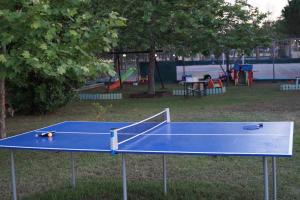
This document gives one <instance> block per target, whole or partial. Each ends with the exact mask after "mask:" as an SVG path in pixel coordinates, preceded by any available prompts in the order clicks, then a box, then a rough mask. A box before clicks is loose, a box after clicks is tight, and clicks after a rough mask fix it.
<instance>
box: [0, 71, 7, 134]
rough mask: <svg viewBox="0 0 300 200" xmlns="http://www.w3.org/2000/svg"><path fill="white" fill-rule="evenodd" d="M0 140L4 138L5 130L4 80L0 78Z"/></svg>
mask: <svg viewBox="0 0 300 200" xmlns="http://www.w3.org/2000/svg"><path fill="white" fill-rule="evenodd" d="M0 108H1V111H0V138H5V137H6V128H5V118H6V116H5V78H4V77H3V78H0Z"/></svg>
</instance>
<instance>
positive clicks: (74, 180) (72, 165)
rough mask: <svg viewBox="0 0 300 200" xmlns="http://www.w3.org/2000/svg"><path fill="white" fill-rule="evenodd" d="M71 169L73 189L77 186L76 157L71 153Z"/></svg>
mask: <svg viewBox="0 0 300 200" xmlns="http://www.w3.org/2000/svg"><path fill="white" fill-rule="evenodd" d="M71 169H72V173H71V184H72V187H73V188H75V186H76V174H75V162H74V156H73V153H72V152H71Z"/></svg>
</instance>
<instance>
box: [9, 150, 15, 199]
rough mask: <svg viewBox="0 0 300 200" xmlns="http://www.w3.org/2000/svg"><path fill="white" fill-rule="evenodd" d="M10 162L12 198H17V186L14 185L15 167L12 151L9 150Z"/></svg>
mask: <svg viewBox="0 0 300 200" xmlns="http://www.w3.org/2000/svg"><path fill="white" fill-rule="evenodd" d="M10 162H11V183H12V195H13V196H12V199H13V200H17V187H16V169H15V158H14V151H11V152H10Z"/></svg>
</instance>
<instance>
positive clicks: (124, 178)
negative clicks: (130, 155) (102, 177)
mask: <svg viewBox="0 0 300 200" xmlns="http://www.w3.org/2000/svg"><path fill="white" fill-rule="evenodd" d="M122 176H123V177H122V181H123V200H127V183H126V159H125V154H123V153H122Z"/></svg>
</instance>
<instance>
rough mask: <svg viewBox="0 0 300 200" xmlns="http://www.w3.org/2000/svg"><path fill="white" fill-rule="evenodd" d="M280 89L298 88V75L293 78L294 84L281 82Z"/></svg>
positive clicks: (299, 83) (299, 85) (299, 87)
mask: <svg viewBox="0 0 300 200" xmlns="http://www.w3.org/2000/svg"><path fill="white" fill-rule="evenodd" d="M280 90H281V91H291V90H300V77H296V78H295V84H282V85H280Z"/></svg>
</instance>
